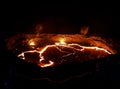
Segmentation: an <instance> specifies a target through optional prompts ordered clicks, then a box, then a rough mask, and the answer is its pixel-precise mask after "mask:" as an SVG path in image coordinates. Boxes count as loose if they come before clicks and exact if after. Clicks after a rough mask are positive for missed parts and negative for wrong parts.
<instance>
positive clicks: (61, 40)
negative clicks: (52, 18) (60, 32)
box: [55, 38, 66, 45]
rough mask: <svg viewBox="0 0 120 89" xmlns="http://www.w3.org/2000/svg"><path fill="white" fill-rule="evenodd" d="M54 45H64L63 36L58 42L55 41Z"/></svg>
mask: <svg viewBox="0 0 120 89" xmlns="http://www.w3.org/2000/svg"><path fill="white" fill-rule="evenodd" d="M55 44H56V45H65V44H66V42H65V38H61V39H60V41H59V42H58V43H55Z"/></svg>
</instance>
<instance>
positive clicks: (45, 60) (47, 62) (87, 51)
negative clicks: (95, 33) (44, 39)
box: [18, 39, 111, 67]
mask: <svg viewBox="0 0 120 89" xmlns="http://www.w3.org/2000/svg"><path fill="white" fill-rule="evenodd" d="M35 52H36V53H38V54H39V62H38V63H37V64H38V65H39V66H40V67H49V66H54V65H57V64H60V63H62V62H64V61H66V60H67V59H70V58H71V57H74V58H73V59H75V60H76V59H78V60H79V61H81V60H83V59H96V58H102V57H105V56H107V55H110V54H111V52H109V51H108V50H106V49H104V48H99V47H95V46H94V47H90V46H89V47H88V46H81V45H79V44H77V43H72V44H67V43H65V40H64V39H61V40H60V42H58V43H55V44H53V45H47V46H45V47H44V48H43V49H42V50H30V51H25V52H22V53H21V54H19V55H18V57H19V58H21V59H24V60H25V59H26V58H25V53H35ZM89 56H90V57H89ZM33 60H34V59H33Z"/></svg>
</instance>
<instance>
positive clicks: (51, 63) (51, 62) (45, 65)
mask: <svg viewBox="0 0 120 89" xmlns="http://www.w3.org/2000/svg"><path fill="white" fill-rule="evenodd" d="M53 64H54V62H53V61H49V63H45V64H44V63H43V64H42V63H40V64H38V65H40V66H41V67H48V66H52V65H53Z"/></svg>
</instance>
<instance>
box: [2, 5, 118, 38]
mask: <svg viewBox="0 0 120 89" xmlns="http://www.w3.org/2000/svg"><path fill="white" fill-rule="evenodd" d="M4 12H5V13H4V14H3V15H4V30H2V33H3V34H2V35H3V36H4V34H6V33H7V36H9V35H12V34H16V33H19V32H22V33H23V32H27V33H32V32H35V31H34V30H33V28H34V27H35V26H36V24H42V26H43V30H42V33H79V32H80V28H81V27H82V26H89V28H90V29H89V34H98V35H101V36H108V37H111V36H113V37H115V36H118V35H119V34H118V32H117V30H116V29H114V25H113V24H115V23H114V21H113V20H114V15H113V14H114V13H113V8H90V7H89V8H81V7H80V6H78V5H72V4H67V5H66V4H42V5H40V6H39V7H38V8H24V7H12V8H7V9H6V10H4ZM116 38H117V37H116Z"/></svg>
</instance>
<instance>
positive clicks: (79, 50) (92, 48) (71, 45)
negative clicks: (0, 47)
mask: <svg viewBox="0 0 120 89" xmlns="http://www.w3.org/2000/svg"><path fill="white" fill-rule="evenodd" d="M33 43H34V42H33ZM31 44H32V43H31ZM32 45H33V44H32ZM58 46H60V47H62V48H64V47H67V48H71V49H73V50H77V51H78V52H81V51H84V50H85V49H89V50H96V51H103V52H105V53H106V54H108V55H109V54H111V52H109V51H108V50H106V49H104V48H99V47H96V46H94V47H90V46H81V45H79V44H77V43H72V44H67V43H66V42H65V39H60V42H56V43H55V44H53V45H47V46H45V47H44V48H43V49H42V50H37V49H36V50H29V51H24V52H22V53H21V54H19V55H18V57H19V58H21V59H23V60H25V59H26V58H25V56H24V54H25V53H34V52H37V53H39V63H38V65H39V66H40V67H49V66H54V65H55V62H54V61H52V60H48V62H47V63H44V62H43V61H45V60H46V59H45V58H44V56H43V53H44V52H45V51H46V50H47V49H48V48H50V47H55V48H56V49H58V50H59V51H60V52H63V50H61V49H60V48H59V47H58ZM74 46H77V47H74ZM66 53H67V52H66ZM71 54H74V53H68V54H66V55H64V56H63V57H67V56H69V55H71ZM33 60H34V59H33Z"/></svg>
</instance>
